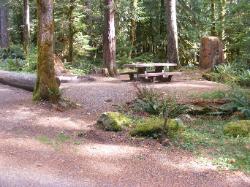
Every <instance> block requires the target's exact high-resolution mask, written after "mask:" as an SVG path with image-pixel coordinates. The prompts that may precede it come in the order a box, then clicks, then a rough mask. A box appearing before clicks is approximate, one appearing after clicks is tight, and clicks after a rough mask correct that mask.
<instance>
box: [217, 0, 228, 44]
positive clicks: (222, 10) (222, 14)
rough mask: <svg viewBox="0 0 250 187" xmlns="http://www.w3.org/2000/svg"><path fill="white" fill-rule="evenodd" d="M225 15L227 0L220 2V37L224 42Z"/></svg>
mask: <svg viewBox="0 0 250 187" xmlns="http://www.w3.org/2000/svg"><path fill="white" fill-rule="evenodd" d="M225 15H226V0H220V16H219V17H220V27H221V28H220V32H219V36H220V39H221V40H222V41H224V39H225Z"/></svg>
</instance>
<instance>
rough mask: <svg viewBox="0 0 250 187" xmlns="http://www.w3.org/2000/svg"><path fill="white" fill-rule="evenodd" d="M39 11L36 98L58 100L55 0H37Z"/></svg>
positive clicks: (34, 94) (34, 96)
mask: <svg viewBox="0 0 250 187" xmlns="http://www.w3.org/2000/svg"><path fill="white" fill-rule="evenodd" d="M37 13H38V37H37V39H38V69H37V82H36V87H35V90H34V93H33V98H34V100H49V101H51V102H57V101H58V99H59V97H60V95H59V85H58V83H57V81H56V77H55V69H54V46H53V38H54V20H53V0H37Z"/></svg>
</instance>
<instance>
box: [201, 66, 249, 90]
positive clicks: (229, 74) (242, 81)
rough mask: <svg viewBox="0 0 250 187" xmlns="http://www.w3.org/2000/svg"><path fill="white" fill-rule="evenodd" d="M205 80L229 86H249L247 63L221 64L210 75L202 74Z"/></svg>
mask: <svg viewBox="0 0 250 187" xmlns="http://www.w3.org/2000/svg"><path fill="white" fill-rule="evenodd" d="M203 77H204V78H205V79H208V80H211V81H216V82H223V83H228V84H230V85H240V86H246V87H249V86H250V67H249V65H248V64H247V63H239V62H235V63H231V64H222V65H219V66H217V67H215V69H214V71H213V72H211V73H207V74H204V75H203Z"/></svg>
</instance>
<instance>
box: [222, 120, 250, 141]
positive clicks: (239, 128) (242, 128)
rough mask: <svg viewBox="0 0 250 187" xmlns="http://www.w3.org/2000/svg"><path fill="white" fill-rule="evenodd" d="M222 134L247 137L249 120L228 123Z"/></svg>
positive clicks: (249, 127)
mask: <svg viewBox="0 0 250 187" xmlns="http://www.w3.org/2000/svg"><path fill="white" fill-rule="evenodd" d="M224 133H225V134H227V135H230V136H233V137H237V136H248V135H249V134H250V120H241V121H234V122H230V123H228V124H227V125H226V126H225V127H224Z"/></svg>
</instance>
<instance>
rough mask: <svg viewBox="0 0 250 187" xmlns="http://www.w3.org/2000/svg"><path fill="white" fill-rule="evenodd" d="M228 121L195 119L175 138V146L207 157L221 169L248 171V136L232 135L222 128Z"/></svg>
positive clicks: (249, 146)
mask: <svg viewBox="0 0 250 187" xmlns="http://www.w3.org/2000/svg"><path fill="white" fill-rule="evenodd" d="M227 123H228V121H225V120H223V119H220V118H218V119H197V120H195V121H193V122H190V123H188V128H187V129H186V130H185V131H184V132H183V133H182V134H181V136H179V137H178V138H176V139H175V143H176V145H177V146H179V147H181V148H184V149H187V150H190V151H193V152H195V153H196V154H198V155H200V156H205V157H209V158H211V159H212V160H213V162H214V163H215V164H216V165H218V166H219V167H221V168H223V169H236V170H238V169H239V170H243V171H245V172H248V173H250V137H240V136H239V137H236V138H234V137H232V136H228V135H225V134H224V132H223V130H224V127H225V125H226V124H227Z"/></svg>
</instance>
